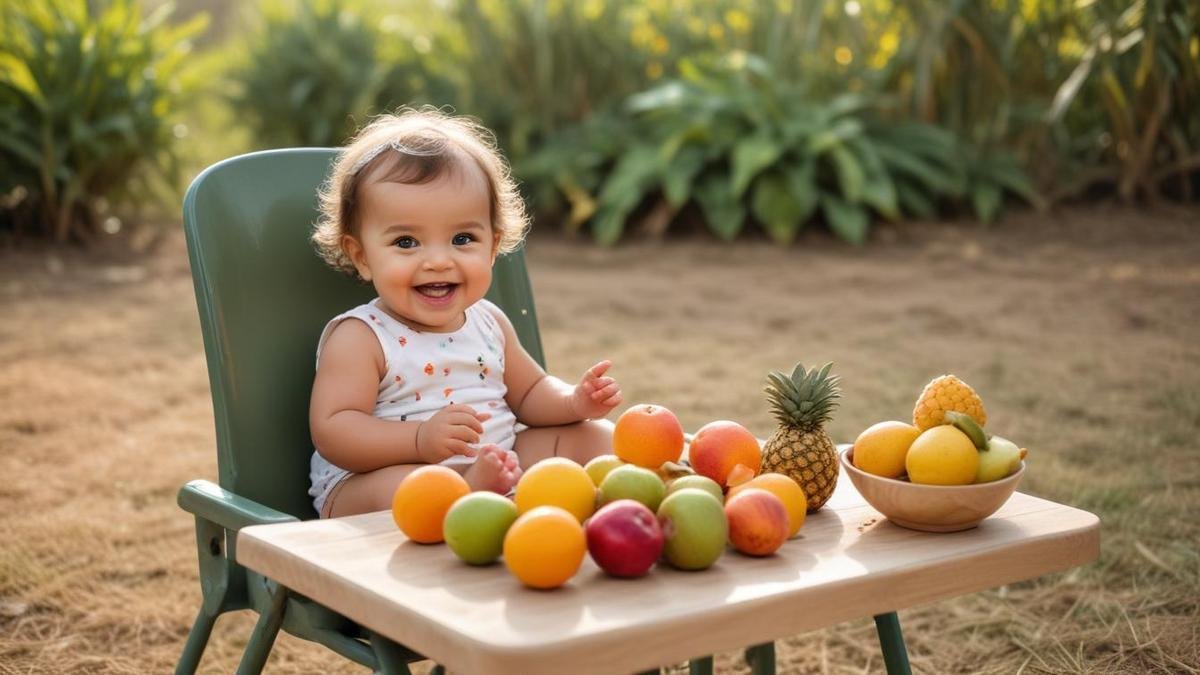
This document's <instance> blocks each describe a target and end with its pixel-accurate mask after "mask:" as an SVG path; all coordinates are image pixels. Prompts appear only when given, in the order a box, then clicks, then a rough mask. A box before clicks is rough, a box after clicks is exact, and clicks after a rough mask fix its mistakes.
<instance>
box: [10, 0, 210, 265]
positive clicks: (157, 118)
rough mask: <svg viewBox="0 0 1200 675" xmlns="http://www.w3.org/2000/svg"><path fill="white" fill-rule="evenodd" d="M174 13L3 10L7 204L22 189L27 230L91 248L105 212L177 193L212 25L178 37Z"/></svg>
mask: <svg viewBox="0 0 1200 675" xmlns="http://www.w3.org/2000/svg"><path fill="white" fill-rule="evenodd" d="M169 12H170V7H169V6H167V5H163V6H161V7H159V8H158V9H157V10H156V11H154V12H151V13H150V14H149V15H148V16H143V12H142V8H141V6H140V4H139V3H137V2H135V1H133V0H112V2H105V3H87V2H83V1H82V0H7V1H6V2H4V3H2V4H0V194H10V193H11V191H12V190H14V189H15V188H16V187H17V186H21V188H22V190H21V192H22V193H23V194H24V195H25V197H24V200H25V201H24V203H23V205H22V207H21V208H19V209H16V210H14V211H13V212H12V213H13V216H12V217H14V218H20V219H27V220H28V221H29V222H28V223H24V222H23V223H22V224H21V226H23V227H30V229H32V230H37V231H40V232H43V233H46V234H49V235H50V236H52V237H53V238H55V239H56V240H59V241H63V240H67V239H79V240H86V239H87V238H88V237H90V236H91V235H93V234H95V232H96V228H97V225H98V220H99V218H100V217H101V216H102V215H103V214H102V213H101V212H99V211H98V210H97V208H96V205H97V204H98V203H100V202H108V203H110V204H111V203H114V202H117V201H119V200H121V199H122V198H123V197H127V196H130V195H131V193H133V192H135V191H137V190H139V189H144V187H145V186H150V187H155V188H160V189H161V188H162V186H164V185H165V186H168V188H173V187H175V185H177V184H178V180H177V178H178V175H177V174H178V166H177V160H176V156H175V152H176V150H175V143H176V141H177V138H176V135H177V134H176V128H175V121H176V120H175V117H176V115H177V113H178V112H179V110H180V108H181V107H182V106H183V105H184V103H186V102H187V101H188V100H190V99H189V97H190V89H189V84H190V83H189V81H188V80H187V78H186V77H185V73H184V66H185V63H186V59H187V54H188V52H189V51H190V48H191V43H190V39H191V38H192V37H193V36H195V35H196V34H198V33H199V32H200V31H201V30H202V29H203V27H204V23H205V20H204V17H203V15H201V16H198V17H197V18H195V19H192V20H190V21H187V22H184V23H183V24H177V25H171V24H168V23H167V22H166V19H167V16H168V14H169ZM137 196H138V197H140V198H142V199H144V198H145V195H144V193H143V194H139V195H137Z"/></svg>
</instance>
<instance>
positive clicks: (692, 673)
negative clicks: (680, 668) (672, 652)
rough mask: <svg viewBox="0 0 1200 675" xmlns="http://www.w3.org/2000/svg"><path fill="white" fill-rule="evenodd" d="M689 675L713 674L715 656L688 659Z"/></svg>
mask: <svg viewBox="0 0 1200 675" xmlns="http://www.w3.org/2000/svg"><path fill="white" fill-rule="evenodd" d="M688 675H713V657H711V656H705V657H703V658H699V659H692V660H691V661H688Z"/></svg>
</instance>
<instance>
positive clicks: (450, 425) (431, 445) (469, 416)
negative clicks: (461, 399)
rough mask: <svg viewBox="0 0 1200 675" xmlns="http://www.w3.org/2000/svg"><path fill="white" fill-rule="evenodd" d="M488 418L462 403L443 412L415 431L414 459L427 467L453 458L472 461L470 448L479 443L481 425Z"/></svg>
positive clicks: (446, 408)
mask: <svg viewBox="0 0 1200 675" xmlns="http://www.w3.org/2000/svg"><path fill="white" fill-rule="evenodd" d="M491 416H492V415H491V413H477V412H475V409H474V408H472V407H471V406H469V405H464V404H462V403H455V404H452V405H448V406H446V407H445V408H442V409H441V410H439V411H437V413H435V414H434V415H433V417H430V418H429V419H427V420H425V421H424V422H421V426H419V427H417V456H419V457H420V458H421V460H422V461H425V462H428V463H429V464H437V463H438V462H441V461H442V460H444V459H446V458H448V457H452V456H454V455H466V456H467V457H474V456H475V450H474V449H473V448H472V447H471V444H472V443H478V442H479V436H480V435H481V434H482V433H483V422H484V421H485V420H487V419H489V418H491Z"/></svg>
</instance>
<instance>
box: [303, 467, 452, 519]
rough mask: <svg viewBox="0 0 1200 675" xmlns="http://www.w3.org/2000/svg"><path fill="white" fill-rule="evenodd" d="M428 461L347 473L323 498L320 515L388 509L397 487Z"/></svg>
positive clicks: (327, 515)
mask: <svg viewBox="0 0 1200 675" xmlns="http://www.w3.org/2000/svg"><path fill="white" fill-rule="evenodd" d="M423 466H429V465H428V464H394V465H392V466H385V467H383V468H382V469H376V470H374V471H368V472H366V473H355V474H350V476H348V477H347V478H345V479H344V480H343V481H342V482H341V483H338V484H337V486H336V487H334V488H333V492H331V493H330V494H329V498H328V499H326V500H325V508H324V512H323V513H322V514H321V517H323V518H337V517H339V516H354V515H358V514H360V513H370V512H372V511H389V510H391V508H392V495H393V494H395V492H396V486H397V485H400V481H402V480H404V477H405V476H407V475H408V474H410V473H412V472H413V471H416V470H417V469H419V468H421V467H423Z"/></svg>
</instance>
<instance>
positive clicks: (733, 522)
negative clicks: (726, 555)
mask: <svg viewBox="0 0 1200 675" xmlns="http://www.w3.org/2000/svg"><path fill="white" fill-rule="evenodd" d="M725 518H726V519H727V520H728V521H729V543H731V544H733V547H734V548H735V549H737V550H738V552H740V553H745V554H746V555H753V556H765V555H771V554H772V553H774V552H775V551H776V550H778V549H779V547H780V546H782V545H783V542H785V541H787V538H788V531H789V527H788V513H787V508H785V507H784V505H783V501H781V500H780V499H779V497H776V496H775V495H774V494H772V493H770V492H767V491H766V490H763V489H762V488H744V489H742V490H738V492H737V494H735V495H733V496H732V497H730V498H729V499H727V500H726V501H725Z"/></svg>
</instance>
